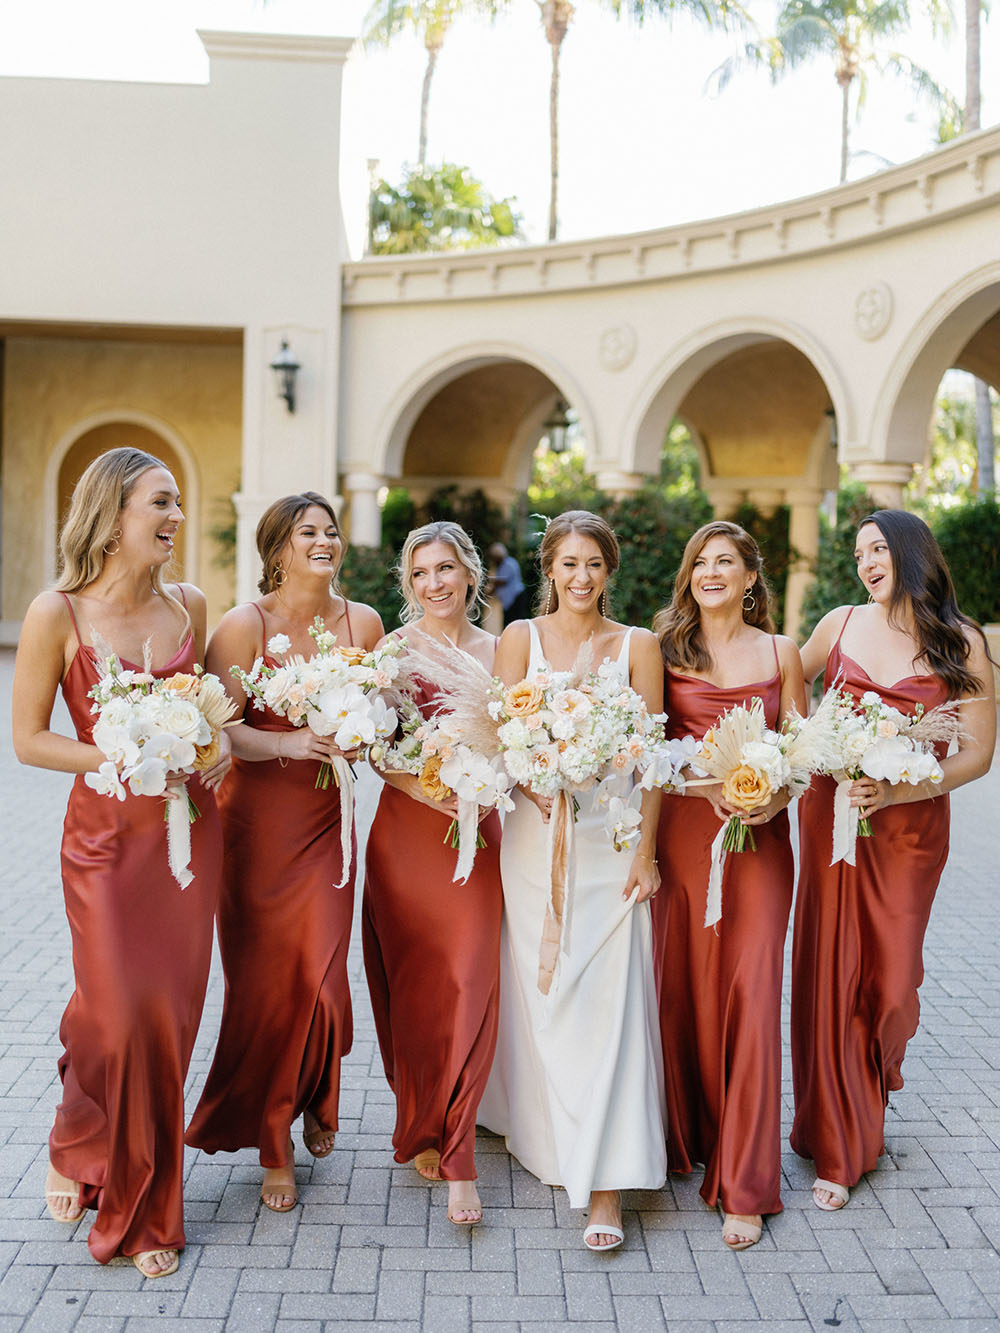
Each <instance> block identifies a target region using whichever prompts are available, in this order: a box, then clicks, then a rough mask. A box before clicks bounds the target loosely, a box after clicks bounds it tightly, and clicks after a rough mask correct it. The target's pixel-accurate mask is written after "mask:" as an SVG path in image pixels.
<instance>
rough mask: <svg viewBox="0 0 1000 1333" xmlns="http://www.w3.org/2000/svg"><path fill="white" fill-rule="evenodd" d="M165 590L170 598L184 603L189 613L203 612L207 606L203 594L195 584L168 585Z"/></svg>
mask: <svg viewBox="0 0 1000 1333" xmlns="http://www.w3.org/2000/svg"><path fill="white" fill-rule="evenodd" d="M167 589H168V591H169V592H170V595H171V596H172V597H176V598H177V600H178V601H179V602H184V603H186V604H187V609H188V610H189V611H196V610H204V608H205V606H206V605H207V603H206V601H205V594H204V593H203V592H202V590H201V589H200V588H199V587H198V585H197V584H195V583H168V584H167Z"/></svg>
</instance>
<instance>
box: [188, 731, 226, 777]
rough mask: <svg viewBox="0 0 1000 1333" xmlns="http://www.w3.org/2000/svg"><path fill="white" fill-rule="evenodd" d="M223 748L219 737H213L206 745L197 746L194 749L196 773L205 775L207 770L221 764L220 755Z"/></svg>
mask: <svg viewBox="0 0 1000 1333" xmlns="http://www.w3.org/2000/svg"><path fill="white" fill-rule="evenodd" d="M221 752H222V747H221V745H220V744H219V737H218V735H213V737H212V739H211V740H210V741H209V742H208V743H207V744H206V745H196V746H195V747H194V766H195V771H196V772H198V773H204V772H205V771H206V770H207V769H209V768H212V767H213V765H215V764H217V763H218V762H219V755H220V754H221Z"/></svg>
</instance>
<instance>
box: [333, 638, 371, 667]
mask: <svg viewBox="0 0 1000 1333" xmlns="http://www.w3.org/2000/svg"><path fill="white" fill-rule="evenodd" d="M337 652H338V653H339V655H340V656H341V657H342V658H343V659H344V661H345V662H346V663H347V664H348V665H349V666H360V664H361V662H362V661H363V660H364V658H365V656H366V654H367V652H368V649H367V648H358V647H356V646H355V645H354V644H352V643H348V644H345V645H344V647H343V648H338V649H337Z"/></svg>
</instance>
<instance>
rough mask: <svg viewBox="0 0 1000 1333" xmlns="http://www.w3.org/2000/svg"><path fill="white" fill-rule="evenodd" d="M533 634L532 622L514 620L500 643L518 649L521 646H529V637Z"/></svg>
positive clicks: (501, 637)
mask: <svg viewBox="0 0 1000 1333" xmlns="http://www.w3.org/2000/svg"><path fill="white" fill-rule="evenodd" d="M530 632H531V622H530V621H528V620H512V621H511V622H510V624H509V625H508V626H507V628H506V629H505V630H504V632H503V633H502V634H501V635H500V642H501V643H506V644H509V645H510V646H511V647H514V648H516V647H518V646H519V645H520V644H524V646H525V647H527V646H528V637H529V635H530Z"/></svg>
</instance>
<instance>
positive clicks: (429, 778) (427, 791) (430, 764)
mask: <svg viewBox="0 0 1000 1333" xmlns="http://www.w3.org/2000/svg"><path fill="white" fill-rule="evenodd" d="M440 772H441V756H440V755H439V754H432V755H430V756H429V758H428V759H427V761H426V762H425V764H424V766H423V769H422V770H421V773H420V776H419V777H418V778H417V781H418V782H419V783H420V790H421V791H422V792H423V793H424V795H425V796H429V797H430V798H431V800H432V801H443V800H444V799H445V797H447V796H450V795H451V788H450V787H449V786H448V785H447V783H444V782H442V781H441V778H440V776H439V774H440Z"/></svg>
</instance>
